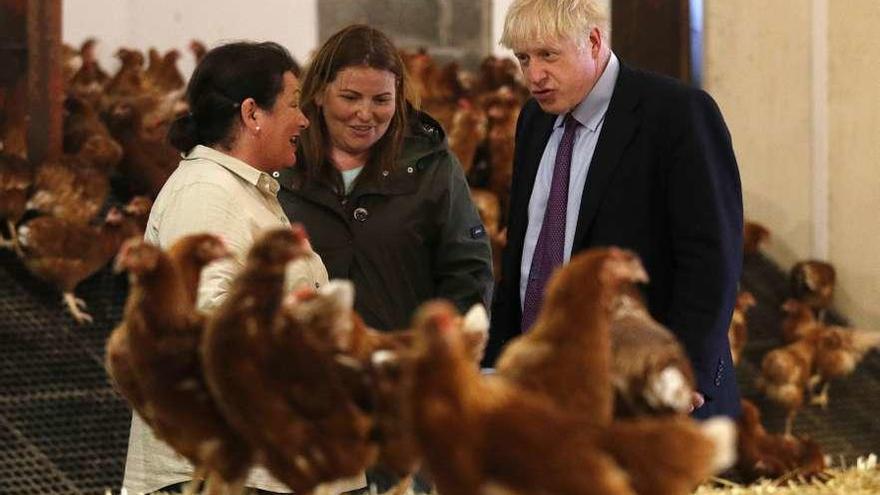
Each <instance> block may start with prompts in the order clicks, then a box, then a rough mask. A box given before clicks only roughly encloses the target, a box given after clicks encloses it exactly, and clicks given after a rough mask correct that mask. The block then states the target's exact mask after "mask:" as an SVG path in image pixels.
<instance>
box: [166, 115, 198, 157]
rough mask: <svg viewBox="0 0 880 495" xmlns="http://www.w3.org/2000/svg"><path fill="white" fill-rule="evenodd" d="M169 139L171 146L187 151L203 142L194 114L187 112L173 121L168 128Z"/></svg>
mask: <svg viewBox="0 0 880 495" xmlns="http://www.w3.org/2000/svg"><path fill="white" fill-rule="evenodd" d="M168 141H169V142H170V143H171V146H174V147H175V148H177V149H178V150H180V151H182V152H184V153H186V152H188V151H189V150H191V149H193V148H195V146H196V145H197V144H200V143H201V139H200V136H199V126H198V125H197V124H196V119H195V118H194V117H193V114H191V113H187V114H186V115H184V116H182V117H179V118H178V119H176V120H175V121H174V122H172V123H171V127H170V128H169V129H168Z"/></svg>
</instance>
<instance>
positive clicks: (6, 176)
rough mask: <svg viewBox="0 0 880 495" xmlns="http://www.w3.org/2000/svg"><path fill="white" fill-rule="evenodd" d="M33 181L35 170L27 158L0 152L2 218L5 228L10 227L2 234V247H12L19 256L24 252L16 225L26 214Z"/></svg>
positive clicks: (0, 243) (0, 244) (0, 240)
mask: <svg viewBox="0 0 880 495" xmlns="http://www.w3.org/2000/svg"><path fill="white" fill-rule="evenodd" d="M33 181H34V171H33V168H31V165H30V164H29V163H28V162H27V160H25V159H23V158H20V157H18V156H15V155H9V154H6V153H2V152H0V219H2V220H3V221H4V224H5V225H4V226H3V228H4V229H8V231H7V232H6V234H5V235H0V247H3V248H12V249H13V250H15V252H16V253H17V254H18V255H19V256H21V255H22V252H21V247H20V246H19V245H18V232H17V231H16V225H17V224H18V222H19V220H21V217H22V216H23V215H24V212H25V209H26V205H27V201H28V194H29V193H30V188H31V185H32V184H33ZM7 235H8V240H7V238H6V236H7Z"/></svg>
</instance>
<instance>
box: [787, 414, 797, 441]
mask: <svg viewBox="0 0 880 495" xmlns="http://www.w3.org/2000/svg"><path fill="white" fill-rule="evenodd" d="M797 413H798V411H797V408H793V409H790V410H789V411H788V415H786V416H785V436H786V437H789V438H790V437H791V436H792V435H791V429H792V427H793V426H794V417H795V416H797Z"/></svg>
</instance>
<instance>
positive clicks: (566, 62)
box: [486, 0, 742, 417]
mask: <svg viewBox="0 0 880 495" xmlns="http://www.w3.org/2000/svg"><path fill="white" fill-rule="evenodd" d="M609 39H610V36H609V23H608V15H607V11H606V9H605V7H604V2H601V1H597V0H515V1H514V2H513V4H511V6H510V8H509V10H508V11H507V16H506V18H505V21H504V32H503V35H502V38H501V44H502V45H504V46H505V47H507V48H510V49H512V50H513V52H514V54H515V55H516V58H517V59H518V60H519V63H520V67H521V69H522V73H523V76H524V79H525V83H526V85H527V86H528V89H529V91H530V92H531V95H532V98H531V99H530V100H529V101H528V102H526V104H525V106H524V107H523V109H522V112H521V113H520V116H519V122H518V123H517V133H516V150H515V154H514V171H513V182H512V184H511V199H510V206H509V207H510V210H509V215H508V219H509V221H508V244H507V247H506V249H505V251H504V255H503V260H502V269H501V274H500V275H501V276H500V282H499V286H498V289H497V291H496V293H495V300H494V302H493V308H492V326H491V331H490V342H489V348H488V350H487V358H486V364H487V365H491V363H492V362H493V361H494V359H495V358H496V357H497V355H498V354H499V352H500V350H501V348H502V347H503V346H504V344H505V343H506V342H507V341H508V340H509V339H511V338H513V337H515V336H516V335H519V334H520V333H522V332H526V331H528V329H529V327H530V326H531V325H532V323H533V322H534V319H535V316H536V315H537V311H538V309H539V307H540V304H541V301H542V298H543V292H544V286H545V284H546V282H547V279H548V278H549V276H550V274H551V273H552V271H553V269H555V268H556V267H558V266H559V265H561V264H563V263H565V262H567V261H568V260H569V259H570V258H571V256H572V255H574V254H576V253H578V252H579V251H582V250H584V249H587V248H590V247H596V246H609V245H616V246H621V247H625V248H628V249H632V250H634V251H635V252H637V253H638V254H639V256H641V259H642V261H643V263H644V265H645V268H646V269H647V271H648V274H649V276H650V279H651V281H650V283H649V284H648V285H647V286H646V287H645V290H644V295H645V299H646V301H647V305H648V309H649V310H650V312H651V314H652V315H653V316H654V318H656V319H657V320H658V321H660V322H661V323H663V324H665V325H666V326H667V327H669V328H670V329H671V330H672V331H673V332H674V333H675V334H676V336H677V337H678V338H679V340H680V341H681V342H682V344H683V345H684V346H685V349H686V350H687V352H688V355H689V357H690V359H691V361H692V363H693V366H694V372H695V374H696V378H697V385H698V390H699V394H696V395H695V397H694V401H693V402H694V407H696V410H695V411H694V415H695V416H697V417H709V416H714V415H728V416H737V415H738V414H739V393H738V391H737V386H736V376H735V374H734V369H733V364H732V361H731V357H730V350H729V345H728V341H727V328H728V324H729V322H730V318H731V315H732V311H733V305H734V299H735V297H736V289H737V282H738V280H739V276H740V272H741V269H742V191H741V187H740V179H739V171H738V169H737V165H736V158H735V157H734V153H733V148H732V145H731V140H730V134H729V133H728V131H727V127H726V125H725V124H724V119H723V118H722V116H721V113H720V111H719V109H718V106H717V105H716V104H715V102H714V101H713V100H712V98H711V97H710V96H709V95H708V94H706V93H705V92H704V91H701V90H699V89H695V88H691V87H688V86H686V85H685V84H682V83H681V82H679V81H677V80H673V79H670V78H667V77H664V76H660V75H657V74H652V73H648V72H645V71H641V70H638V69H635V68H632V67H629V66H627V65H626V64H625V63H623V62H621V61H620V60H619V59H618V57H617V56H616V55H615V54H614V52H612V50H611V46H610V43H609Z"/></svg>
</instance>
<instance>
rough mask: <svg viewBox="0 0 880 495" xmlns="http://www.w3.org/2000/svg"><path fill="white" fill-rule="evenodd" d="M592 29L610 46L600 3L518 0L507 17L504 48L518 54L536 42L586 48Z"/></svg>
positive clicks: (604, 10) (605, 13) (596, 0)
mask: <svg viewBox="0 0 880 495" xmlns="http://www.w3.org/2000/svg"><path fill="white" fill-rule="evenodd" d="M593 28H599V32H600V33H601V35H602V41H603V42H605V43H606V44H607V43H608V42H609V38H608V36H609V35H610V23H609V22H608V10H607V8H606V7H605V3H604V2H602V1H601V0H515V1H514V2H513V3H512V4H511V5H510V8H509V9H507V15H506V16H505V17H504V31H503V32H502V34H501V45H502V46H504V47H506V48H509V49H511V50H514V51H516V50H519V49H522V48H525V47H526V46H527V45H531V44H534V43H536V42H537V43H543V42H548V41H554V40H572V41H574V42H576V43H577V44H578V46H580V47H582V48H583V47H584V46H586V41H587V38H588V36H589V33H590V31H591V30H592V29H593Z"/></svg>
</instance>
